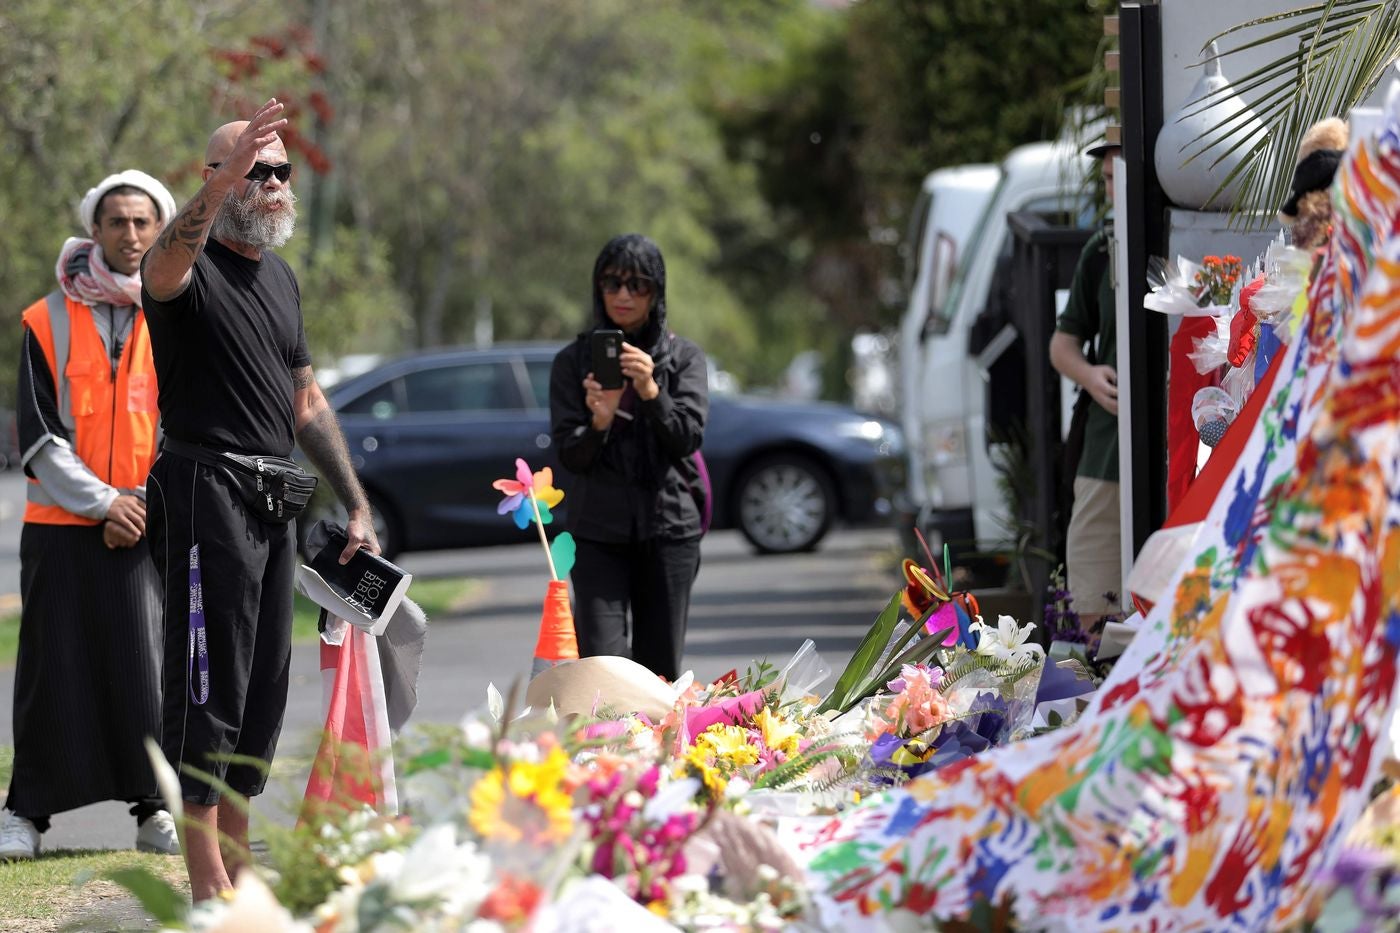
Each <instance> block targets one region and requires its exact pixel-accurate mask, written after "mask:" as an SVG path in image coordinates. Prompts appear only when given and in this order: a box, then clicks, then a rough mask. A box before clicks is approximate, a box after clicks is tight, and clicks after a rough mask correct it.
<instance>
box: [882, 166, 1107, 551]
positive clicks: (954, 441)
mask: <svg viewBox="0 0 1400 933" xmlns="http://www.w3.org/2000/svg"><path fill="white" fill-rule="evenodd" d="M1091 169H1092V164H1091V162H1090V160H1089V159H1088V158H1086V157H1085V156H1083V155H1082V154H1080V152H1079V150H1078V149H1077V148H1076V147H1074V146H1072V145H1069V144H1066V143H1032V144H1030V145H1026V146H1021V147H1019V148H1017V149H1014V150H1012V152H1011V153H1010V154H1009V155H1008V156H1007V157H1006V158H1005V160H1003V162H1002V163H1001V165H1000V166H999V167H997V168H995V169H992V173H993V175H994V176H995V187H994V188H993V189H992V191H991V193H990V195H986V196H985V199H986V206H985V207H984V208H983V210H982V213H981V216H980V218H979V220H978V221H977V225H976V228H975V230H974V232H973V233H972V235H971V238H970V240H969V241H968V245H967V248H966V249H965V250H963V251H962V257H961V259H960V260H957V261H955V262H954V263H953V267H954V268H955V272H954V275H953V278H952V282H951V285H950V286H949V287H948V288H947V291H946V298H945V299H944V300H942V301H934V300H930V301H927V302H926V303H925V304H924V305H923V306H922V309H921V308H920V306H919V305H917V304H915V303H914V302H911V305H910V311H909V313H908V314H907V315H906V319H905V321H904V327H903V329H904V332H905V333H906V334H912V333H917V334H918V335H919V337H920V339H921V346H919V347H918V348H917V349H916V350H914V351H913V352H910V351H908V350H906V355H905V356H904V359H905V360H907V361H913V362H914V365H913V366H909V365H908V364H907V363H906V371H905V375H904V380H905V386H906V396H905V397H906V400H911V401H912V404H911V403H910V401H906V412H905V418H906V422H905V434H906V438H907V442H908V444H909V448H910V450H911V470H910V472H911V474H912V475H911V481H910V497H911V498H912V499H913V500H914V503H915V504H916V506H917V508H918V513H917V517H916V519H915V521H916V527H918V528H919V529H920V531H922V532H923V533H924V535H925V536H926V537H927V538H928V541H929V544H930V546H931V547H932V548H934V549H935V553H937V551H938V550H941V547H942V542H969V541H976V542H977V548H978V549H979V550H991V549H993V548H994V547H995V546H996V545H997V544H998V543H999V542H1000V540H1001V538H1002V537H1003V535H1004V529H1005V527H1006V525H1005V522H1004V521H1003V517H1002V516H1003V513H1004V511H1005V508H1004V504H1003V502H1002V500H1001V495H1000V491H999V488H998V483H997V472H996V470H995V469H994V468H993V465H992V460H991V458H990V456H989V454H988V449H987V446H988V445H987V438H986V431H985V418H984V408H985V397H984V396H985V385H986V381H987V373H986V370H985V369H984V368H983V367H982V365H981V364H980V363H979V359H978V358H975V357H973V356H972V355H970V353H969V350H968V338H969V335H970V332H971V330H972V326H973V323H974V322H975V321H976V319H977V316H978V315H979V314H980V313H981V312H982V309H983V308H984V307H986V305H987V300H988V296H989V294H990V292H991V288H992V285H993V279H994V276H995V274H996V272H997V269H998V261H999V259H1001V258H1002V257H1003V256H1004V255H1005V256H1009V255H1010V253H1011V248H1012V240H1011V234H1010V231H1009V230H1008V227H1007V222H1006V217H1007V214H1009V213H1014V212H1019V211H1031V212H1035V213H1042V214H1057V215H1062V214H1066V213H1068V214H1072V215H1079V214H1083V213H1085V211H1086V208H1087V204H1086V198H1087V189H1086V187H1085V179H1086V178H1088V177H1089V172H1090V170H1091ZM970 170H971V171H973V172H975V173H977V177H985V173H986V171H987V170H986V168H985V167H982V166H973V167H970ZM925 255H928V258H925ZM954 258H955V259H956V255H955V257H954ZM920 265H921V269H920V273H919V276H920V280H922V279H923V278H924V268H927V269H928V275H929V276H931V277H935V276H936V275H938V274H939V270H940V268H943V267H941V266H940V265H939V264H938V262H937V260H936V257H935V256H934V255H932V254H931V251H930V250H928V249H926V248H925V249H924V254H921V256H920ZM929 287H930V289H931V290H932V292H936V291H937V285H932V286H929ZM917 298H918V289H917V288H916V290H915V299H916V300H917ZM910 318H915V319H918V320H917V322H916V321H911V320H910ZM916 323H917V326H916ZM995 343H996V341H993V344H995ZM1026 352H1028V353H1030V352H1037V353H1038V352H1048V348H1046V347H1032V348H1027V349H1026ZM995 355H996V349H995V347H989V348H988V349H986V350H984V351H983V353H982V354H981V359H982V360H983V361H985V360H986V359H987V358H988V357H992V356H995Z"/></svg>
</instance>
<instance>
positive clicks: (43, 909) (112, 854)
mask: <svg viewBox="0 0 1400 933" xmlns="http://www.w3.org/2000/svg"><path fill="white" fill-rule="evenodd" d="M138 866H139V867H143V868H146V869H148V870H150V871H151V872H152V873H153V874H155V875H157V876H159V877H162V878H165V879H166V880H167V881H170V882H171V883H173V884H175V885H177V886H179V887H182V888H183V887H185V886H186V885H185V881H184V863H183V862H181V861H180V859H178V858H173V857H171V856H168V855H149V854H145V853H141V852H134V851H131V850H115V851H112V850H89V849H61V850H58V851H54V852H44V853H43V854H42V855H41V856H40V857H39V858H37V859H34V860H33V861H26V862H11V863H8V864H0V930H56V929H58V928H59V926H60V924H62V923H64V922H65V921H68V920H71V919H73V918H75V917H77V916H80V915H83V914H88V913H91V912H94V911H95V910H96V909H100V908H103V907H109V906H110V905H111V904H112V898H113V897H117V896H123V895H125V891H124V890H123V889H121V888H119V887H118V886H117V885H116V884H114V883H112V882H110V881H106V880H89V879H94V878H100V877H101V876H103V875H106V874H107V873H108V872H112V871H116V870H117V869H121V868H132V867H138Z"/></svg>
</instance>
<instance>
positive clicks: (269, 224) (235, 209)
mask: <svg viewBox="0 0 1400 933" xmlns="http://www.w3.org/2000/svg"><path fill="white" fill-rule="evenodd" d="M272 201H281V202H282V205H283V206H282V209H281V210H279V211H273V212H271V213H269V212H266V211H263V210H260V208H261V207H262V206H263V205H265V204H268V203H269V202H272ZM296 223H297V209H296V195H294V194H292V192H291V189H289V188H284V189H283V191H282V193H280V194H277V195H272V196H266V195H263V194H262V193H261V192H259V193H258V194H257V195H254V196H253V197H249V198H240V197H239V196H238V195H236V194H235V195H232V196H230V197H228V198H226V199H225V200H224V203H223V205H222V206H221V207H220V208H219V212H218V213H217V214H215V215H214V225H213V227H212V228H211V229H210V231H209V233H210V235H211V236H214V237H217V238H218V239H220V240H228V241H230V242H233V243H242V244H243V245H245V246H251V247H252V248H253V249H278V248H279V247H282V246H285V245H286V243H287V241H288V240H290V239H291V238H292V232H293V231H294V230H295V229H296Z"/></svg>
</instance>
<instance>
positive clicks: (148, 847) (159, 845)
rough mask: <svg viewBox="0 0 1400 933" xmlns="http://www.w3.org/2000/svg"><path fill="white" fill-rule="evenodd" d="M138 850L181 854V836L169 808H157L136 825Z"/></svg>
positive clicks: (161, 853) (158, 853)
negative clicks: (176, 829) (176, 830)
mask: <svg viewBox="0 0 1400 933" xmlns="http://www.w3.org/2000/svg"><path fill="white" fill-rule="evenodd" d="M136 851H137V852H154V853H156V854H157V855H179V854H180V836H179V834H178V833H176V832H175V818H174V817H173V816H171V815H170V811H169V810H157V811H156V812H155V813H152V814H151V815H150V816H149V817H147V818H146V822H144V823H142V824H141V825H140V826H138V827H136Z"/></svg>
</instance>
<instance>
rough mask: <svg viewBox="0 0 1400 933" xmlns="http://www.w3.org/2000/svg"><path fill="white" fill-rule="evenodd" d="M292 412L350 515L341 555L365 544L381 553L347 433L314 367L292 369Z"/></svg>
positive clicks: (310, 453)
mask: <svg viewBox="0 0 1400 933" xmlns="http://www.w3.org/2000/svg"><path fill="white" fill-rule="evenodd" d="M292 385H293V387H294V388H295V390H296V391H295V394H294V395H293V397H292V412H293V414H294V416H295V418H296V421H295V424H296V434H297V443H298V444H300V445H301V449H302V450H303V451H304V452H305V453H306V456H307V457H309V458H310V459H311V462H312V463H313V464H315V466H316V469H317V470H319V471H320V473H321V475H322V476H323V477H325V480H326V482H328V483H330V485H331V489H332V490H333V491H334V492H335V494H336V498H338V499H340V501H341V503H342V504H343V505H344V506H345V511H346V512H347V513H348V514H349V516H350V518H349V521H347V522H346V525H345V536H346V537H347V538H348V539H349V541H348V542H347V544H346V546H345V550H344V551H343V552H342V553H341V555H340V562H341V563H342V564H343V563H345V562H346V561H348V560H349V559H350V558H351V557H353V556H354V554H355V552H356V551H357V550H359V549H360V548H361V547H365V548H368V549H369V550H370V552H371V553H374V554H378V553H379V540H378V539H377V538H376V537H375V535H374V519H373V516H372V515H371V514H370V510H369V498H368V497H367V496H366V495H365V490H364V487H363V486H361V485H360V478H359V477H358V476H356V475H355V468H354V467H353V466H351V465H350V449H349V448H348V447H346V446H345V434H344V433H343V432H342V431H341V430H340V422H339V421H337V420H336V418H335V412H334V411H332V410H331V406H330V403H329V402H327V401H326V396H325V395H324V394H323V393H322V392H321V387H320V386H319V385H317V383H316V377H315V376H314V375H313V374H312V372H311V367H310V366H302V367H299V368H297V369H294V370H292Z"/></svg>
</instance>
